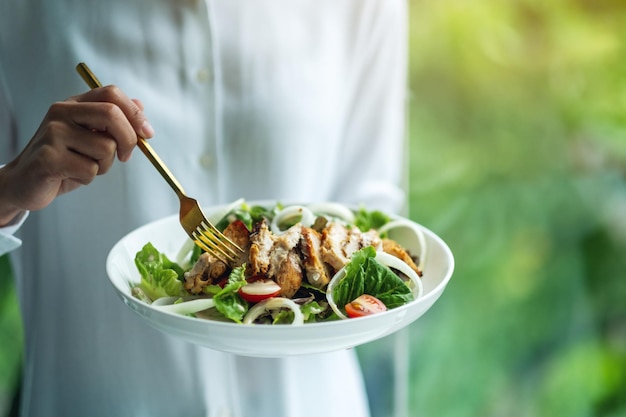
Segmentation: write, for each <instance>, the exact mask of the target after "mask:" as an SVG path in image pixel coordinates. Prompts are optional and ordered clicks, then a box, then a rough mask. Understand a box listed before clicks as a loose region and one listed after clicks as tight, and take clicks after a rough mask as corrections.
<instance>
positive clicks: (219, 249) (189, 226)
mask: <svg viewBox="0 0 626 417" xmlns="http://www.w3.org/2000/svg"><path fill="white" fill-rule="evenodd" d="M76 71H77V72H78V73H79V74H80V76H81V77H82V78H83V80H85V82H86V83H87V85H88V86H89V87H90V88H92V89H93V88H98V87H102V84H101V83H100V81H98V78H96V76H95V75H94V74H93V72H91V70H90V69H89V67H88V66H87V65H86V64H84V63H82V62H81V63H79V64H78V65H77V66H76ZM137 146H138V147H139V149H141V150H142V151H143V153H144V154H145V155H146V156H147V157H148V159H149V160H150V162H152V165H154V167H155V168H156V169H157V171H159V173H160V174H161V176H162V177H163V178H164V179H165V181H167V183H168V184H169V185H170V187H172V189H173V190H174V192H176V195H178V199H179V200H180V224H181V225H182V226H183V229H185V232H187V234H188V235H189V237H190V238H191V240H193V241H194V242H195V244H196V245H198V246H200V248H202V250H204V251H206V252H209V253H210V254H211V255H213V256H214V257H216V258H218V259H220V260H222V261H224V262H226V263H227V264H231V265H232V264H233V263H235V262H236V261H237V260H238V259H239V256H240V255H241V254H242V253H243V250H242V249H241V248H240V247H239V246H237V245H236V244H235V243H234V242H233V241H232V240H230V239H229V238H228V237H226V236H224V234H223V233H222V232H220V231H219V230H218V229H217V228H216V227H215V226H214V225H213V224H212V223H211V222H210V221H209V220H208V219H207V218H206V216H205V215H204V213H203V212H202V209H201V208H200V205H199V204H198V202H197V201H196V200H195V199H193V198H190V197H188V196H187V195H186V194H185V192H184V191H183V188H182V187H181V185H180V183H179V182H178V181H177V180H176V178H175V177H174V175H173V174H172V173H171V172H170V170H169V169H168V168H167V167H166V166H165V164H164V163H163V161H161V158H159V156H158V155H157V154H156V152H155V151H154V149H152V147H151V146H150V145H149V144H148V142H146V141H145V140H144V139H143V138H142V137H139V136H137Z"/></svg>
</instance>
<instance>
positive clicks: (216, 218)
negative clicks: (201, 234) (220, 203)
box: [208, 198, 245, 224]
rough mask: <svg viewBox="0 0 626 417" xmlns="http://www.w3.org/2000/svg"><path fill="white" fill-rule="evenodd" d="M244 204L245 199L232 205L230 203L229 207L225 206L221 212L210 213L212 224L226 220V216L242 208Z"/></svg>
mask: <svg viewBox="0 0 626 417" xmlns="http://www.w3.org/2000/svg"><path fill="white" fill-rule="evenodd" d="M244 202H245V200H244V199H243V198H240V199H238V200H235V201H233V202H232V203H230V204H228V205H227V206H225V207H224V208H222V209H221V210H218V211H214V212H212V213H210V214H209V216H208V218H209V220H210V221H211V222H213V224H216V223H218V222H219V221H220V220H222V219H223V218H224V216H226V215H227V214H228V213H230V212H231V211H233V210H234V209H236V208H238V207H240V206H241V205H242V204H243V203H244Z"/></svg>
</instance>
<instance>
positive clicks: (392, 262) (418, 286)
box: [372, 252, 424, 300]
mask: <svg viewBox="0 0 626 417" xmlns="http://www.w3.org/2000/svg"><path fill="white" fill-rule="evenodd" d="M376 260H377V261H378V262H380V263H381V264H383V265H387V266H388V267H389V268H394V269H397V270H398V271H400V272H402V273H403V274H404V275H406V276H407V277H409V279H410V280H411V282H412V283H413V285H412V286H411V290H412V291H413V298H414V299H416V300H417V299H418V298H420V297H421V296H422V293H423V292H424V287H423V286H422V280H421V279H420V277H419V276H418V275H417V272H415V271H414V270H413V268H411V267H410V266H409V264H407V263H406V262H404V261H403V260H402V259H400V258H396V257H395V256H393V255H390V254H388V253H385V252H376ZM372 295H373V296H376V294H372Z"/></svg>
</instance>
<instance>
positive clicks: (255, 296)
mask: <svg viewBox="0 0 626 417" xmlns="http://www.w3.org/2000/svg"><path fill="white" fill-rule="evenodd" d="M279 294H280V286H279V285H278V284H277V283H276V282H274V281H272V280H271V279H255V280H253V281H252V282H248V284H246V285H244V286H243V287H241V288H239V295H240V296H241V298H243V299H244V300H246V301H247V302H249V303H258V302H259V301H263V300H265V299H266V298H270V297H276V296H277V295H279Z"/></svg>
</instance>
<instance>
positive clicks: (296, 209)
mask: <svg viewBox="0 0 626 417" xmlns="http://www.w3.org/2000/svg"><path fill="white" fill-rule="evenodd" d="M292 217H301V219H300V221H299V222H298V223H301V224H302V225H303V226H306V227H310V226H311V225H312V224H313V223H314V222H315V215H314V214H313V212H312V211H311V210H310V209H309V208H307V207H304V206H289V207H285V208H284V209H283V210H282V211H280V212H279V213H278V214H276V216H274V218H273V219H272V224H271V225H270V229H271V230H272V232H273V233H274V234H276V235H279V234H282V233H284V232H285V231H284V230H283V229H281V228H280V224H281V223H282V222H284V221H285V220H287V219H289V218H292Z"/></svg>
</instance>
